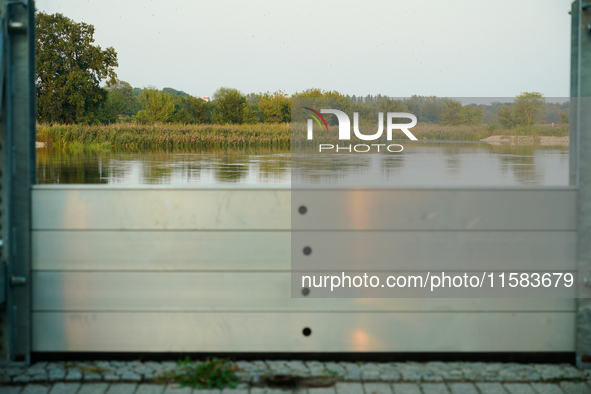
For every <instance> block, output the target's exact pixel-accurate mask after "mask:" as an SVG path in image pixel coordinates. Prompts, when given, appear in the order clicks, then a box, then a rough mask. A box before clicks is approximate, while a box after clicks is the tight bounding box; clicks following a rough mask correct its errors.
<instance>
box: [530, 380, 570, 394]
mask: <svg viewBox="0 0 591 394" xmlns="http://www.w3.org/2000/svg"><path fill="white" fill-rule="evenodd" d="M531 387H532V388H533V389H534V391H535V392H536V393H538V394H562V393H563V391H562V390H561V389H560V386H558V385H557V384H551V383H532V384H531Z"/></svg>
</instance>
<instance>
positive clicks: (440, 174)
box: [37, 142, 569, 187]
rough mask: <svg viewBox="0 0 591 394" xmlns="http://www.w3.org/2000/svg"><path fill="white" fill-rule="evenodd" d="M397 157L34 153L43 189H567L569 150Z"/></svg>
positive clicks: (427, 147)
mask: <svg viewBox="0 0 591 394" xmlns="http://www.w3.org/2000/svg"><path fill="white" fill-rule="evenodd" d="M404 148H405V149H404V151H403V152H401V153H380V154H369V153H368V154H348V153H345V154H343V153H339V154H323V155H319V154H315V153H311V152H294V153H290V152H289V151H282V150H273V149H247V150H218V151H193V152H191V151H183V152H166V151H151V152H142V153H125V152H101V153H97V152H94V153H92V152H64V151H58V150H51V149H39V150H38V151H37V182H38V183H45V184H72V183H95V184H97V183H98V184H101V183H102V184H128V185H132V184H136V185H137V184H169V185H187V184H193V185H211V184H228V183H233V184H245V185H256V184H284V185H289V184H290V183H291V184H292V185H296V186H297V185H303V184H313V185H339V186H377V187H384V186H386V187H387V186H462V185H465V186H494V185H508V186H510V185H556V186H563V185H567V184H568V162H569V160H568V147H545V146H544V147H541V146H507V145H502V146H494V145H489V144H484V143H465V142H462V143H453V142H451V143H450V142H446V143H441V142H438V143H425V142H419V143H405V144H404Z"/></svg>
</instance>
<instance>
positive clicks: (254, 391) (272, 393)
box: [195, 387, 286, 394]
mask: <svg viewBox="0 0 591 394" xmlns="http://www.w3.org/2000/svg"><path fill="white" fill-rule="evenodd" d="M285 393H286V391H284V390H281V389H271V388H266V387H253V388H251V389H250V394H285ZM195 394H197V392H196V393H195ZM199 394H201V393H199Z"/></svg>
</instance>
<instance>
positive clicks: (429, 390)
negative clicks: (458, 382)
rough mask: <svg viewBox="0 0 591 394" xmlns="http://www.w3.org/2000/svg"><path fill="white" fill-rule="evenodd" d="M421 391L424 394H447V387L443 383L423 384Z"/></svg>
mask: <svg viewBox="0 0 591 394" xmlns="http://www.w3.org/2000/svg"><path fill="white" fill-rule="evenodd" d="M421 389H422V390H423V393H425V394H449V390H448V389H447V386H446V385H445V384H443V383H423V384H421Z"/></svg>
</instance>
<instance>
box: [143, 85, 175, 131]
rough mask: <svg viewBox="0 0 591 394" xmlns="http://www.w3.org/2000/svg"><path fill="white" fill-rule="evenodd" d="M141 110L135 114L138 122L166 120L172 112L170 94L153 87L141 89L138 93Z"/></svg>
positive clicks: (171, 97) (172, 103) (172, 101)
mask: <svg viewBox="0 0 591 394" xmlns="http://www.w3.org/2000/svg"><path fill="white" fill-rule="evenodd" d="M139 102H140V105H141V106H142V110H141V111H139V112H138V113H137V115H136V120H137V121H138V122H140V123H150V124H154V123H156V122H168V121H169V120H171V117H172V115H173V113H174V100H173V96H172V95H170V94H166V93H163V92H162V91H161V90H158V89H156V88H154V87H147V88H144V89H142V92H141V93H140V95H139Z"/></svg>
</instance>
